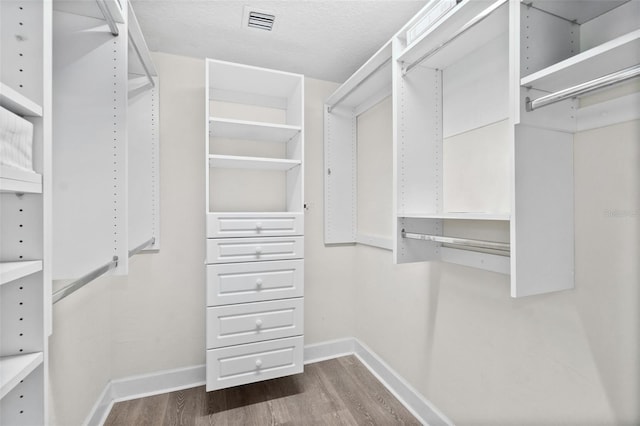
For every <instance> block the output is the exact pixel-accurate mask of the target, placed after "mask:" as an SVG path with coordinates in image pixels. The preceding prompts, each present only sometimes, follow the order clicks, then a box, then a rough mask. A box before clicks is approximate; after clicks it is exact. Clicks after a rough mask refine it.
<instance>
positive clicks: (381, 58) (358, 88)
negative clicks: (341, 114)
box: [325, 41, 391, 115]
mask: <svg viewBox="0 0 640 426" xmlns="http://www.w3.org/2000/svg"><path fill="white" fill-rule="evenodd" d="M390 88H391V41H388V42H387V43H385V44H384V46H382V47H381V48H380V49H379V50H378V51H377V52H376V53H374V54H373V56H371V58H369V60H367V62H365V63H364V64H363V65H362V66H361V67H360V68H358V70H357V71H356V72H354V73H353V74H352V75H351V77H349V78H348V79H347V81H345V82H344V83H343V84H342V85H340V87H338V88H337V89H336V91H335V92H333V93H332V94H331V95H330V96H329V97H328V98H327V100H326V101H325V105H327V106H328V107H331V108H332V107H335V106H337V105H340V106H341V107H343V108H345V109H348V110H356V109H358V108H359V107H360V106H361V105H363V104H365V103H369V102H370V101H369V100H370V98H371V97H372V96H376V95H377V94H378V93H380V92H388V90H389V89H390ZM356 115H359V114H356Z"/></svg>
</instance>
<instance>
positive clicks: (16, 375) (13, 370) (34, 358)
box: [0, 352, 44, 399]
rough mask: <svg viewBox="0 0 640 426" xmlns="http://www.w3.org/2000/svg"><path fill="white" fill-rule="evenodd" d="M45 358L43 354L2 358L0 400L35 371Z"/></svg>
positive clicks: (0, 364)
mask: <svg viewBox="0 0 640 426" xmlns="http://www.w3.org/2000/svg"><path fill="white" fill-rule="evenodd" d="M43 360H44V356H43V354H42V352H35V353H31V354H25V355H14V356H5V357H1V358H0V399H1V398H3V397H4V396H5V395H6V394H8V393H9V392H11V390H12V389H13V388H14V387H16V386H17V385H18V384H19V383H20V381H21V380H23V379H24V378H25V377H27V376H28V375H29V374H30V373H31V372H32V371H33V370H35V369H36V368H37V367H38V366H39V365H40V364H42V361H43Z"/></svg>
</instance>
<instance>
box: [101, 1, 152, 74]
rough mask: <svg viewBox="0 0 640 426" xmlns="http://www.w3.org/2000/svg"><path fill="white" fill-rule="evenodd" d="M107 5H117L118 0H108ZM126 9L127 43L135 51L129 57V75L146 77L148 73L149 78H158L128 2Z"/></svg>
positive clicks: (147, 47)
mask: <svg viewBox="0 0 640 426" xmlns="http://www.w3.org/2000/svg"><path fill="white" fill-rule="evenodd" d="M107 3H111V4H114V5H119V3H120V0H110V1H109V2H107ZM127 8H128V10H127V17H128V20H127V35H128V36H129V43H130V44H132V45H133V46H134V49H135V51H136V54H135V55H134V56H133V57H131V55H130V56H129V73H131V74H137V75H146V73H147V72H148V73H149V74H150V77H151V78H153V77H158V72H157V71H156V67H155V65H154V64H153V59H151V52H150V51H149V46H147V42H146V40H145V39H144V35H143V34H142V30H141V28H140V24H139V23H138V19H137V18H136V15H135V13H134V12H133V7H132V6H131V2H130V1H129V2H127ZM116 9H118V10H120V14H121V15H122V12H121V11H122V9H121V8H119V7H117V8H116ZM116 21H117V20H116ZM117 22H120V21H117Z"/></svg>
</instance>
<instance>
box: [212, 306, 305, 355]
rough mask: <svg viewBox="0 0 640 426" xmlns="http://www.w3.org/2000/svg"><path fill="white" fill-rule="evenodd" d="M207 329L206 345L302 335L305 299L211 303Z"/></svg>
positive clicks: (218, 346)
mask: <svg viewBox="0 0 640 426" xmlns="http://www.w3.org/2000/svg"><path fill="white" fill-rule="evenodd" d="M206 329H207V349H215V348H222V347H225V346H233V345H241V344H245V343H253V342H261V341H265V340H272V339H281V338H284V337H292V336H300V335H302V334H303V332H304V310H303V299H302V298H301V297H298V298H295V299H282V300H270V301H265V302H255V303H240V304H234V305H226V306H215V307H209V308H207V327H206Z"/></svg>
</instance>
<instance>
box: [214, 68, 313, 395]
mask: <svg viewBox="0 0 640 426" xmlns="http://www.w3.org/2000/svg"><path fill="white" fill-rule="evenodd" d="M206 74H207V81H206V91H207V97H208V98H207V100H208V102H207V117H208V119H207V126H208V129H207V142H206V143H207V149H206V152H207V168H206V179H207V181H206V202H207V212H206V238H207V240H206V268H207V270H206V279H207V307H206V349H207V354H206V366H207V391H212V390H216V389H223V388H228V387H231V386H237V385H242V384H246V383H252V382H257V381H261V380H267V379H273V378H276V377H282V376H287V375H291V374H297V373H301V372H302V370H303V344H304V342H303V335H304V324H303V322H304V213H303V205H304V202H303V199H304V198H303V188H304V182H303V178H304V170H303V164H302V163H303V159H304V132H303V124H304V108H303V99H304V78H303V76H301V75H299V74H290V73H284V72H280V71H274V70H268V69H264V68H256V67H250V66H246V65H240V64H234V63H229V62H222V61H216V60H211V59H208V60H207V72H206ZM258 155H260V156H258Z"/></svg>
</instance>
